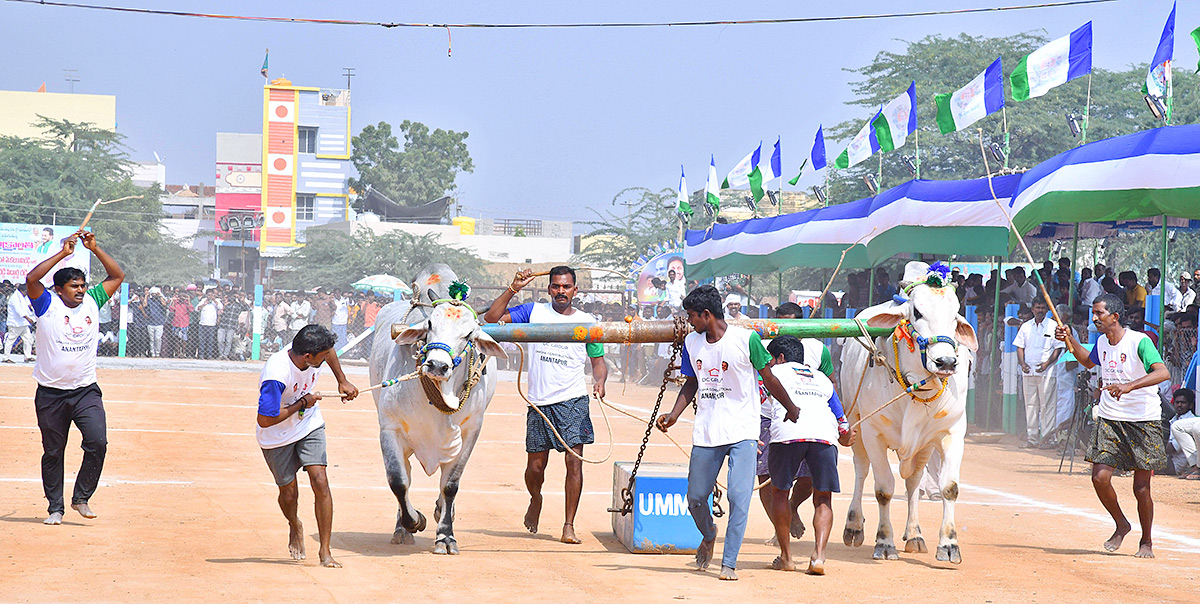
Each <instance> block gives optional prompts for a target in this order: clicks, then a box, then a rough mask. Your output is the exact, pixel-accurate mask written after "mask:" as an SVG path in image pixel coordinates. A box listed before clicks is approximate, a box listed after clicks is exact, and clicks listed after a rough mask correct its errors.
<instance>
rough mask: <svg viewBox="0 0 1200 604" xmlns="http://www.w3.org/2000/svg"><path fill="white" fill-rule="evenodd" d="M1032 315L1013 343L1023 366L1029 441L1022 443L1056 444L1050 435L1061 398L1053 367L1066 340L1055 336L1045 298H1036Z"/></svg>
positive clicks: (1023, 387) (1022, 374) (1022, 386)
mask: <svg viewBox="0 0 1200 604" xmlns="http://www.w3.org/2000/svg"><path fill="white" fill-rule="evenodd" d="M1031 310H1033V318H1032V319H1030V320H1028V321H1026V322H1025V323H1024V324H1023V325H1021V329H1020V330H1018V331H1017V337H1016V339H1014V340H1013V346H1014V347H1016V349H1017V365H1018V366H1019V367H1020V368H1021V388H1022V391H1023V392H1024V394H1025V430H1026V433H1027V435H1028V440H1027V441H1026V442H1025V444H1024V445H1023V446H1025V447H1038V446H1047V447H1049V446H1053V443H1052V442H1050V441H1049V440H1048V438H1047V437H1049V436H1050V433H1052V432H1053V431H1054V428H1055V427H1056V426H1057V425H1058V421H1057V420H1058V411H1057V408H1058V398H1057V395H1056V391H1055V388H1054V373H1053V372H1051V371H1050V368H1051V367H1053V366H1054V364H1055V363H1056V362H1058V355H1060V354H1062V351H1063V343H1062V342H1060V341H1058V340H1056V339H1055V338H1054V326H1055V322H1054V319H1053V318H1052V317H1051V316H1050V315H1049V313H1048V312H1047V308H1046V301H1045V300H1042V299H1041V298H1038V299H1036V300H1034V301H1033V307H1032V308H1031Z"/></svg>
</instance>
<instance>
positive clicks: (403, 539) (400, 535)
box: [392, 529, 417, 545]
mask: <svg viewBox="0 0 1200 604" xmlns="http://www.w3.org/2000/svg"><path fill="white" fill-rule="evenodd" d="M416 542H417V539H416V537H413V534H412V533H410V532H408V531H406V530H404V529H397V530H396V532H394V533H392V544H393V545H412V544H414V543H416Z"/></svg>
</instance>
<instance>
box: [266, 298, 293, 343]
mask: <svg viewBox="0 0 1200 604" xmlns="http://www.w3.org/2000/svg"><path fill="white" fill-rule="evenodd" d="M290 297H291V296H290V295H289V294H287V293H280V294H279V295H278V296H277V299H278V302H277V303H276V304H275V312H274V313H273V314H272V315H271V329H273V330H274V331H275V336H276V337H277V338H279V339H280V340H282V341H283V342H290V341H291V338H289V337H288V331H289V330H288V326H289V325H290V323H289V320H290V319H291V316H292V305H291V304H289V303H288V301H289V299H290Z"/></svg>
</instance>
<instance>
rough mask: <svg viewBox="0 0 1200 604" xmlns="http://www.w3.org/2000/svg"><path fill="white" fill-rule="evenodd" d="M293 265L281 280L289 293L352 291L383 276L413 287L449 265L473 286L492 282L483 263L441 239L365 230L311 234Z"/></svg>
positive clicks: (292, 258)
mask: <svg viewBox="0 0 1200 604" xmlns="http://www.w3.org/2000/svg"><path fill="white" fill-rule="evenodd" d="M287 262H288V264H289V265H290V267H291V269H292V270H289V271H287V272H286V273H283V275H282V276H280V277H279V278H278V280H277V283H278V285H279V286H280V287H285V288H303V289H308V288H312V287H316V286H322V287H326V288H333V289H350V284H352V283H354V282H355V281H358V280H359V279H362V278H363V277H366V276H369V275H378V274H387V275H392V276H394V277H399V278H400V279H403V280H405V281H408V280H411V279H412V278H413V277H415V276H416V275H417V273H418V272H420V271H421V269H423V268H425V267H426V266H428V265H430V264H433V263H435V262H441V263H444V264H447V265H449V266H450V268H452V269H454V272H455V274H457V275H458V277H459V278H460V279H463V280H465V281H466V282H467V283H475V284H480V283H482V282H483V281H484V280H485V279H486V273H485V271H484V262H483V260H482V259H481V258H479V257H478V256H476V255H475V254H472V253H471V252H468V251H465V250H461V249H459V248H456V247H451V246H448V245H443V244H441V243H439V242H438V236H437V234H436V233H430V234H428V235H414V234H412V233H406V232H404V231H391V232H388V233H385V234H383V235H376V234H375V233H374V232H372V231H371V230H370V229H368V228H366V227H359V228H358V230H357V231H355V233H354V234H353V235H348V234H345V233H328V234H322V235H320V236H317V237H313V236H312V235H311V234H310V235H309V241H308V242H307V243H306V244H305V245H304V247H302V248H298V249H296V250H295V251H294V252H292V253H291V255H290V256H288V260H287Z"/></svg>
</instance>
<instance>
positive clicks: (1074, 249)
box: [1067, 222, 1079, 309]
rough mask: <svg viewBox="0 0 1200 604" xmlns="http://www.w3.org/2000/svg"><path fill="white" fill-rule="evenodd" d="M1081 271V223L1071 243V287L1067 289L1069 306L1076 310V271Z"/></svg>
mask: <svg viewBox="0 0 1200 604" xmlns="http://www.w3.org/2000/svg"><path fill="white" fill-rule="evenodd" d="M1077 270H1079V223H1078V222H1076V223H1075V240H1074V242H1073V243H1071V287H1069V288H1067V306H1070V307H1071V308H1072V309H1074V308H1075V271H1077Z"/></svg>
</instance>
